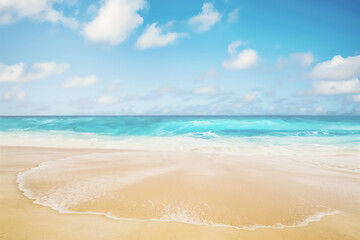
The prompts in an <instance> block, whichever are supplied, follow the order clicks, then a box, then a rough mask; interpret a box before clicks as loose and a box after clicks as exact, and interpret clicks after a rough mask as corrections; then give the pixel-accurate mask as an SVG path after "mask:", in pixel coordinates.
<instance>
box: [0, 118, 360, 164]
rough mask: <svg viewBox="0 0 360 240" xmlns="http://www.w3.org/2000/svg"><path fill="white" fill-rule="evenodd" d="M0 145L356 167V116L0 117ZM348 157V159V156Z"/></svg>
mask: <svg viewBox="0 0 360 240" xmlns="http://www.w3.org/2000/svg"><path fill="white" fill-rule="evenodd" d="M0 145H10V146H13V145H15V146H45V147H85V148H114V149H132V150H150V151H182V152H204V153H211V154H238V155H244V154H245V155H255V154H257V153H259V152H263V153H268V152H269V153H270V152H271V153H272V154H280V155H288V156H289V158H290V157H293V156H299V155H303V156H304V158H308V159H309V160H308V161H316V159H317V158H319V157H317V156H318V155H319V154H320V155H321V156H322V158H323V156H324V154H327V153H329V154H330V155H331V156H335V155H336V156H340V155H341V154H342V155H343V156H345V157H344V158H343V159H340V158H338V159H336V161H335V162H331V161H333V159H330V158H329V159H330V160H329V162H331V164H330V165H336V166H340V165H341V166H342V167H345V168H348V169H352V170H354V169H359V166H358V165H359V164H358V163H359V161H357V160H356V158H357V157H359V159H360V116H81V117H80V116H52V117H0ZM348 159H350V160H348Z"/></svg>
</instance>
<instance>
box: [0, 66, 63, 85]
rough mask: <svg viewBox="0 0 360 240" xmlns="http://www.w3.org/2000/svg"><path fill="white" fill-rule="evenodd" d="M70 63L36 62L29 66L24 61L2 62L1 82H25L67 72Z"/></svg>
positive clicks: (0, 68)
mask: <svg viewBox="0 0 360 240" xmlns="http://www.w3.org/2000/svg"><path fill="white" fill-rule="evenodd" d="M68 67H69V66H68V64H65V63H56V62H42V63H34V64H33V65H32V66H31V67H30V68H28V67H27V66H26V65H25V64H24V63H17V64H14V65H9V66H8V65H5V64H2V63H0V82H25V81H32V80H37V79H41V78H45V77H48V76H51V75H56V74H60V73H63V72H65V71H66V70H67V69H68Z"/></svg>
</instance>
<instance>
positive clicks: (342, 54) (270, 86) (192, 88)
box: [0, 0, 360, 116]
mask: <svg viewBox="0 0 360 240" xmlns="http://www.w3.org/2000/svg"><path fill="white" fill-rule="evenodd" d="M359 13H360V0H343V1H340V0H337V1H336V0H326V1H325V0H302V1H289V0H272V1H270V0H214V1H198V0H183V1H175V0H167V1H164V0H162V1H161V0H100V1H94V0H86V1H85V0H31V1H29V0H0V115H3V116H8V115H11V116H12V115H344V114H345V115H360V14H359Z"/></svg>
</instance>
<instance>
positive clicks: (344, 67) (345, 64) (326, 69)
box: [309, 55, 360, 81]
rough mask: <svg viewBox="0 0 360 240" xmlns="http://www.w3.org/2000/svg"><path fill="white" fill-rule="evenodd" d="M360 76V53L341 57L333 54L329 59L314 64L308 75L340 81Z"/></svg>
mask: <svg viewBox="0 0 360 240" xmlns="http://www.w3.org/2000/svg"><path fill="white" fill-rule="evenodd" d="M359 76H360V55H358V56H354V57H347V58H343V57H342V56H341V55H337V56H334V57H333V58H332V59H331V60H328V61H325V62H321V63H318V64H316V66H315V67H314V68H313V69H312V70H311V72H310V74H309V77H310V78H312V79H317V80H329V81H341V80H348V79H353V78H356V77H359Z"/></svg>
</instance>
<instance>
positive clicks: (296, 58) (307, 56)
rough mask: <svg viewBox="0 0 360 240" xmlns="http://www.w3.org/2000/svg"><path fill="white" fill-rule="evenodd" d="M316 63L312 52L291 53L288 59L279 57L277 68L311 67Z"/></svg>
mask: <svg viewBox="0 0 360 240" xmlns="http://www.w3.org/2000/svg"><path fill="white" fill-rule="evenodd" d="M313 62H314V56H313V55H312V53H311V52H307V53H302V52H298V53H291V54H290V56H289V57H288V58H282V57H279V58H278V60H277V62H276V66H277V67H280V68H281V67H286V66H289V65H298V66H301V67H309V66H310V65H311V64H312V63H313Z"/></svg>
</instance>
